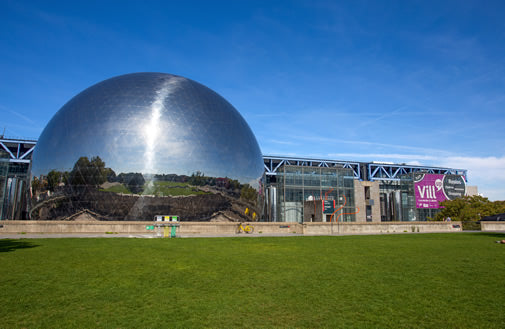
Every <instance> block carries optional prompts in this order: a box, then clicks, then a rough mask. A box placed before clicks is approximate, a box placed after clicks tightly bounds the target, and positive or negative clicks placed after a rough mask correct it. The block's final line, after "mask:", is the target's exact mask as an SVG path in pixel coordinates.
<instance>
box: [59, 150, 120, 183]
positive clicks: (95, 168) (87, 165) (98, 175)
mask: <svg viewBox="0 0 505 329" xmlns="http://www.w3.org/2000/svg"><path fill="white" fill-rule="evenodd" d="M107 169H109V168H105V162H103V161H102V159H100V157H98V156H96V157H93V158H91V161H90V160H89V159H88V158H87V157H80V158H79V160H77V162H76V163H75V164H74V168H73V169H72V171H71V172H70V175H69V184H71V185H87V186H98V185H101V184H103V183H104V182H105V181H106V180H107V174H108V173H109V172H108V170H107ZM109 174H110V173H109Z"/></svg>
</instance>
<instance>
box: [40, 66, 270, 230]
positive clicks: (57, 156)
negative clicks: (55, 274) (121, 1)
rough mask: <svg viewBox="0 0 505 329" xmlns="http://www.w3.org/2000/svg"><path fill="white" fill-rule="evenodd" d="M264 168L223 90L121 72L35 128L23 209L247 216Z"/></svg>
mask: <svg viewBox="0 0 505 329" xmlns="http://www.w3.org/2000/svg"><path fill="white" fill-rule="evenodd" d="M263 170H264V169H263V160H262V156H261V152H260V149H259V146H258V143H257V141H256V138H255V137H254V135H253V133H252V131H251V129H250V128H249V126H248V125H247V123H246V122H245V120H244V119H243V118H242V116H241V115H240V113H239V112H238V111H237V110H236V109H235V108H234V107H233V106H232V105H231V104H230V103H228V102H227V101H226V100H225V99H224V98H223V97H221V96H220V95H218V94H217V93H215V92H214V91H212V90H211V89H209V88H207V87H205V86H203V85H201V84H199V83H197V82H195V81H192V80H189V79H186V78H183V77H180V76H175V75H170V74H162V73H135V74H128V75H123V76H119V77H115V78H112V79H109V80H105V81H103V82H100V83H98V84H96V85H94V86H91V87H90V88H88V89H86V90H84V91H83V92H81V93H80V94H78V95H77V96H75V97H74V98H72V99H71V100H70V101H69V102H68V103H67V104H65V105H64V106H63V107H62V108H61V109H60V110H59V111H58V112H57V113H56V114H55V115H54V117H53V118H52V119H51V121H50V122H49V123H48V125H47V126H46V128H45V129H44V131H43V132H42V134H41V136H40V139H39V141H38V143H37V146H36V148H35V151H34V154H33V160H32V182H31V184H32V193H33V198H32V207H31V211H30V217H31V218H32V219H69V218H72V216H78V214H80V213H82V212H87V213H88V214H91V215H93V216H95V217H96V218H97V219H102V220H152V219H153V216H154V215H160V214H167V215H178V216H179V217H180V218H181V219H182V220H205V219H207V220H210V219H218V218H221V219H223V218H239V219H253V218H251V216H252V217H260V216H261V212H262V209H260V207H259V206H258V204H262V203H258V201H259V200H260V199H261V193H260V192H261V188H262V177H263ZM245 209H247V211H246V210H245ZM251 214H254V215H251Z"/></svg>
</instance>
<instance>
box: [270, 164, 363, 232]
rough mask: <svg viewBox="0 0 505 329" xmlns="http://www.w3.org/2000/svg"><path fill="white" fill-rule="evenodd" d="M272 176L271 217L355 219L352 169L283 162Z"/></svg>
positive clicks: (311, 219)
mask: <svg viewBox="0 0 505 329" xmlns="http://www.w3.org/2000/svg"><path fill="white" fill-rule="evenodd" d="M270 179H271V181H269V182H267V185H268V188H267V191H266V193H267V200H268V206H267V216H268V217H269V220H271V221H279V222H300V223H301V222H329V221H337V220H338V221H345V222H353V221H355V213H356V211H357V210H356V208H355V204H354V177H353V173H352V170H351V169H344V168H314V167H302V166H290V165H284V166H283V167H282V168H280V169H279V170H278V171H277V175H276V177H275V178H271V177H270ZM274 180H275V181H274Z"/></svg>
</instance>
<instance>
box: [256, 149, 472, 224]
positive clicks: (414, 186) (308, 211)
mask: <svg viewBox="0 0 505 329" xmlns="http://www.w3.org/2000/svg"><path fill="white" fill-rule="evenodd" d="M263 159H264V167H265V173H266V180H265V181H266V184H265V199H264V200H265V218H266V220H267V221H274V222H275V221H278V222H333V221H339V222H340V221H348V222H388V221H426V220H429V219H430V218H433V217H434V216H435V215H436V214H437V213H438V212H439V211H440V202H442V201H444V200H452V199H454V198H457V197H461V196H464V195H474V194H477V187H475V186H466V180H467V171H466V170H464V169H454V168H442V167H427V166H413V165H407V164H394V163H379V162H353V161H340V160H325V159H310V158H293V157H280V156H267V155H265V156H263Z"/></svg>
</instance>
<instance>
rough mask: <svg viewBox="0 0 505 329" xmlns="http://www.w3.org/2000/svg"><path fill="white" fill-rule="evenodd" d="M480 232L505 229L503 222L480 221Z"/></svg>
mask: <svg viewBox="0 0 505 329" xmlns="http://www.w3.org/2000/svg"><path fill="white" fill-rule="evenodd" d="M480 229H481V231H482V232H495V231H505V222H480Z"/></svg>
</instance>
